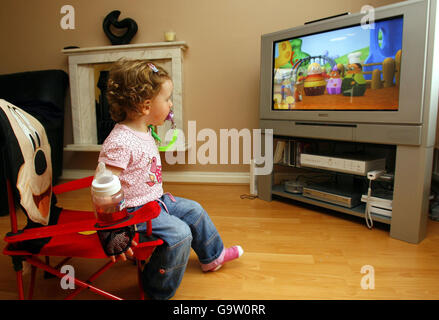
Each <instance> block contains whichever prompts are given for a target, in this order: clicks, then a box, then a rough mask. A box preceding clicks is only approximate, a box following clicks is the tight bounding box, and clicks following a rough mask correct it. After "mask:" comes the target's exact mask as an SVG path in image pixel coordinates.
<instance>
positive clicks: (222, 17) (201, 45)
mask: <svg viewBox="0 0 439 320" xmlns="http://www.w3.org/2000/svg"><path fill="white" fill-rule="evenodd" d="M1 2H2V4H1V8H0V33H1V39H2V50H0V61H1V63H0V74H6V73H13V72H21V71H30V70H41V69H52V68H57V69H63V70H65V71H68V68H67V57H66V56H64V55H63V54H62V53H61V49H62V48H63V47H65V46H70V45H76V46H79V47H82V48H85V47H95V46H104V45H110V42H109V40H108V39H107V38H106V36H105V34H104V32H103V30H102V21H103V19H104V17H105V16H106V15H107V14H108V13H109V12H110V11H112V10H120V11H121V16H120V19H124V18H126V17H130V18H132V19H134V20H135V21H136V22H137V24H138V27H139V30H138V32H137V34H136V36H135V37H134V38H133V40H132V41H131V43H132V44H134V43H149V42H160V41H163V32H164V31H166V30H169V29H173V30H174V31H175V32H176V33H177V40H182V41H186V42H187V44H188V46H189V49H188V50H187V52H186V53H185V58H184V81H185V82H184V117H185V121H188V120H196V121H197V129H198V130H199V129H202V128H212V129H214V130H219V129H220V128H237V129H242V128H249V129H252V128H256V127H257V126H258V101H259V87H258V86H259V65H260V37H261V35H262V34H265V33H270V32H275V31H278V30H281V29H286V28H291V27H294V26H298V25H302V24H303V23H304V22H306V21H310V20H315V19H319V18H322V17H327V16H331V15H335V14H339V13H342V12H346V11H350V12H359V11H360V9H361V6H363V5H365V4H369V5H372V6H381V5H385V4H390V3H395V2H399V1H398V0H382V1H381V0H380V1H378V0H337V1H327V0H314V1H299V0H222V1H214V0H158V1H146V0H127V1H120V0H118V1H116V0H105V1H104V0H93V1H85V0H69V1H60V0H32V1H29V0H2V1H1ZM65 4H70V5H72V6H73V7H74V8H75V24H76V28H75V29H74V30H63V29H62V28H61V27H60V20H61V18H62V16H63V15H62V14H61V13H60V9H61V7H62V6H63V5H65ZM307 4H308V5H307ZM70 119H71V118H70V117H67V118H66V137H65V141H66V142H69V143H70V142H71V141H72V136H71V124H70V122H69V121H71V120H70ZM97 155H98V154H97V153H73V152H66V153H65V161H64V166H65V168H80V169H93V168H94V167H95V164H96V160H97ZM165 167H166V168H165V169H166V170H182V169H184V170H196V171H248V169H247V166H244V165H229V166H224V165H222V166H221V165H215V166H214V165H210V166H202V165H185V166H165Z"/></svg>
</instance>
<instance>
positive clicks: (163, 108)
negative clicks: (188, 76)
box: [148, 80, 174, 126]
mask: <svg viewBox="0 0 439 320" xmlns="http://www.w3.org/2000/svg"><path fill="white" fill-rule="evenodd" d="M173 89H174V86H173V84H172V81H171V80H166V81H165V82H163V84H162V87H161V89H160V92H159V93H158V94H157V95H156V96H155V97H154V98H153V99H151V103H150V113H149V121H148V122H149V124H152V125H154V126H159V125H162V124H163V122H165V120H166V117H167V116H168V114H169V111H171V108H172V100H171V96H172V90H173Z"/></svg>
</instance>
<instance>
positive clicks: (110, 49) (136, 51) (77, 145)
mask: <svg viewBox="0 0 439 320" xmlns="http://www.w3.org/2000/svg"><path fill="white" fill-rule="evenodd" d="M186 49H187V45H186V43H185V42H183V41H178V42H157V43H145V44H130V45H118V46H105V47H94V48H78V49H65V50H62V52H63V53H64V54H66V55H68V61H69V77H70V95H71V107H72V122H73V123H72V125H73V144H69V145H67V146H66V147H65V148H64V149H65V150H68V151H99V150H100V149H101V145H98V143H97V141H98V140H97V126H96V107H95V106H96V104H95V103H96V102H95V101H96V97H95V86H96V85H95V84H96V79H95V69H94V68H95V66H96V65H99V64H103V63H112V62H115V61H117V60H119V59H121V58H126V59H133V60H134V59H135V60H153V61H156V62H157V64H159V65H160V66H163V67H164V68H165V69H166V70H167V71H168V72H169V73H170V75H171V77H172V81H173V83H174V92H173V104H174V120H175V123H176V125H177V128H183V51H184V50H186ZM165 130H166V129H165V128H159V130H158V131H159V135H160V136H161V137H162V140H163V139H164V136H165V133H166V132H165Z"/></svg>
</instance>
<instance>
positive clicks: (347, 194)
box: [303, 185, 361, 208]
mask: <svg viewBox="0 0 439 320" xmlns="http://www.w3.org/2000/svg"><path fill="white" fill-rule="evenodd" d="M303 196H304V197H307V198H311V199H315V200H320V201H324V202H329V203H332V204H336V205H339V206H342V207H347V208H353V207H356V206H357V205H359V204H360V201H361V194H360V193H356V192H353V191H351V190H348V189H346V188H343V187H341V186H338V185H311V186H306V187H305V186H304V187H303Z"/></svg>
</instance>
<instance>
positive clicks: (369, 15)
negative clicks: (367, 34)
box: [361, 5, 375, 29]
mask: <svg viewBox="0 0 439 320" xmlns="http://www.w3.org/2000/svg"><path fill="white" fill-rule="evenodd" d="M361 13H364V17H363V18H361V28H363V29H375V8H374V7H372V6H369V5H365V6H362V7H361Z"/></svg>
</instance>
